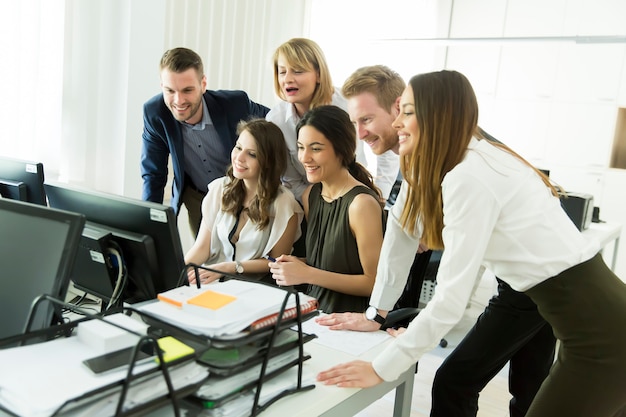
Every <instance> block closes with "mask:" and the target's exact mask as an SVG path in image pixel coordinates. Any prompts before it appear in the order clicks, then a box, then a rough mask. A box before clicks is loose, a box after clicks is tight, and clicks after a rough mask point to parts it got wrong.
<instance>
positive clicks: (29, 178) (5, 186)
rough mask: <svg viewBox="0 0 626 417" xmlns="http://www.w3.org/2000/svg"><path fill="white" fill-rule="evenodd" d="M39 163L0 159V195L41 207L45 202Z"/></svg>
mask: <svg viewBox="0 0 626 417" xmlns="http://www.w3.org/2000/svg"><path fill="white" fill-rule="evenodd" d="M43 183H44V175H43V164H42V163H41V162H32V161H25V160H21V159H12V158H6V157H0V195H1V196H2V197H4V198H9V199H13V200H20V201H27V202H29V203H33V204H40V205H42V206H46V205H48V203H47V202H46V192H45V191H44V187H43Z"/></svg>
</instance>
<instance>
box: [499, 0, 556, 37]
mask: <svg viewBox="0 0 626 417" xmlns="http://www.w3.org/2000/svg"><path fill="white" fill-rule="evenodd" d="M506 3H507V10H506V20H505V21H504V36H506V37H519V36H563V35H566V33H564V26H563V24H564V20H563V15H564V14H565V10H566V6H567V3H568V2H567V0H551V1H544V0H509V1H508V2H506Z"/></svg>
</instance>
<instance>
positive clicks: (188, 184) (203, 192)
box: [185, 175, 208, 195]
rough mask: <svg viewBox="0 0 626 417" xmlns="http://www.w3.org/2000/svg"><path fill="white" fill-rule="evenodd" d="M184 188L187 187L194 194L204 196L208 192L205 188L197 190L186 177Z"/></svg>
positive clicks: (186, 176)
mask: <svg viewBox="0 0 626 417" xmlns="http://www.w3.org/2000/svg"><path fill="white" fill-rule="evenodd" d="M185 187H189V188H191V189H192V190H194V191H195V192H197V193H199V194H202V195H206V193H207V192H208V190H207V189H206V188H205V189H204V190H201V189H199V188H197V187H196V186H195V184H194V183H193V181H191V178H189V176H188V175H185Z"/></svg>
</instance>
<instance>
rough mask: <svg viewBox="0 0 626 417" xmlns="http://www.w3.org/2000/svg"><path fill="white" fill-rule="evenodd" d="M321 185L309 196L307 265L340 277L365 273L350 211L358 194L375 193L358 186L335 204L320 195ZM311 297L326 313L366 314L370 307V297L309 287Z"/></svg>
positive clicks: (335, 201) (375, 196) (316, 186)
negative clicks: (352, 228) (351, 227)
mask: <svg viewBox="0 0 626 417" xmlns="http://www.w3.org/2000/svg"><path fill="white" fill-rule="evenodd" d="M321 192H322V184H321V183H317V184H314V185H313V187H312V188H311V192H310V193H309V216H308V220H307V234H306V259H307V263H308V264H309V265H311V266H313V267H315V268H319V269H323V270H325V271H331V272H337V273H341V274H350V275H357V274H362V273H363V268H362V267H361V262H360V260H359V250H358V247H357V243H356V239H355V237H354V235H353V234H352V231H351V230H350V222H349V218H348V217H349V216H348V209H349V207H350V204H351V203H352V200H354V198H355V197H356V196H357V195H359V194H363V193H365V194H370V195H371V196H373V197H374V198H376V199H378V196H377V194H376V192H374V191H373V190H371V189H370V188H368V187H365V186H362V185H359V186H356V187H354V188H352V189H351V190H349V191H348V192H347V193H346V194H344V195H343V196H341V197H339V198H337V199H336V200H334V201H331V202H327V201H325V200H324V198H323V197H322V196H321ZM307 292H308V294H309V295H311V296H312V297H315V298H317V300H318V302H319V306H320V307H319V308H320V310H322V311H323V312H325V313H339V312H346V311H352V312H363V311H365V309H366V308H367V307H368V305H369V296H368V297H360V296H356V295H350V294H344V293H341V292H337V291H333V290H329V289H328V288H323V287H320V286H317V285H309V287H308V291H307Z"/></svg>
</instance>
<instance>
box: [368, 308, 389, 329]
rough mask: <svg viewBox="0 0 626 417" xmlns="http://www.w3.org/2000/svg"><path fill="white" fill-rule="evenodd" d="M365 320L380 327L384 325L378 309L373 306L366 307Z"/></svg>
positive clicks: (383, 319)
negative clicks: (373, 322)
mask: <svg viewBox="0 0 626 417" xmlns="http://www.w3.org/2000/svg"><path fill="white" fill-rule="evenodd" d="M365 318H366V319H368V320H369V321H375V322H376V323H378V324H380V325H381V326H382V325H383V324H385V318H384V317H383V316H381V315H380V314H378V309H377V308H376V307H374V306H369V307H367V310H365Z"/></svg>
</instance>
